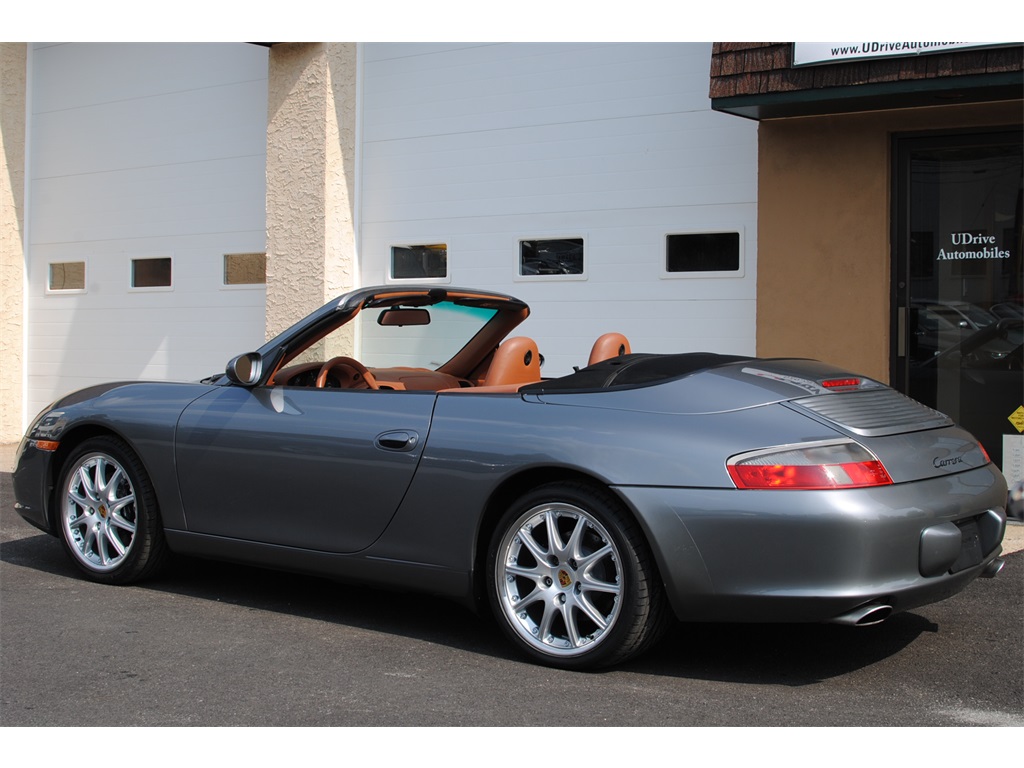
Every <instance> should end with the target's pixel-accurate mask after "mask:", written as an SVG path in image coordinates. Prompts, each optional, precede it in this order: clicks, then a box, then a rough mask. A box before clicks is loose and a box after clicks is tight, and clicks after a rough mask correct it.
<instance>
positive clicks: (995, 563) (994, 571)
mask: <svg viewBox="0 0 1024 768" xmlns="http://www.w3.org/2000/svg"><path fill="white" fill-rule="evenodd" d="M1004 565H1006V561H1005V560H1003V558H1001V557H997V558H996V559H995V560H991V561H990V562H989V564H988V565H986V566H985V567H984V568H983V569H982V571H981V573H980V574H978V576H979V577H980V578H982V579H994V578H995V577H996V576H998V575H999V572H1000V571H1001V570H1003V566H1004Z"/></svg>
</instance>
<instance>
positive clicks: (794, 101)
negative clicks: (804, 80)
mask: <svg viewBox="0 0 1024 768" xmlns="http://www.w3.org/2000/svg"><path fill="white" fill-rule="evenodd" d="M1013 99H1024V72H1019V71H1018V72H997V73H993V74H987V75H962V76H960V77H932V78H926V79H920V80H896V81H891V82H885V83H867V84H865V85H845V86H838V87H835V88H809V89H805V90H800V91H784V92H776V93H761V94H752V95H745V96H728V97H725V98H718V99H712V100H711V108H712V109H713V110H716V111H718V112H728V113H730V114H734V115H739V116H740V117H747V118H750V119H752V120H764V119H767V118H773V117H800V116H804V115H824V114H834V113H843V112H865V111H869V110H880V109H900V108H904V107H922V106H939V105H942V104H958V103H972V102H979V101H1010V100H1013Z"/></svg>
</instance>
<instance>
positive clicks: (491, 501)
mask: <svg viewBox="0 0 1024 768" xmlns="http://www.w3.org/2000/svg"><path fill="white" fill-rule="evenodd" d="M350 306H351V301H348V300H345V301H343V300H339V301H338V302H335V303H333V304H332V305H329V307H325V308H324V309H322V310H320V311H319V312H318V313H317V314H316V315H315V316H314V320H313V321H315V322H321V321H322V320H323V318H324V317H326V316H327V315H329V314H330V313H331V312H336V311H345V308H346V307H350ZM311 322H312V321H311ZM305 327H306V326H305V325H304V324H302V323H300V324H297V325H296V326H295V327H294V328H293V329H290V330H289V331H288V332H286V334H285V336H286V337H287V338H288V339H295V338H299V337H301V336H302V335H303V333H304V331H303V329H304V328H305ZM277 350H278V348H277V347H275V346H274V345H273V344H270V345H268V346H267V347H265V348H264V349H263V350H261V354H263V355H264V356H265V358H267V359H270V358H271V357H272V356H273V355H275V354H278V351H277ZM745 369H746V370H745ZM751 370H753V371H754V372H751ZM764 374H767V375H764ZM837 374H842V375H849V374H845V372H843V371H841V370H840V369H836V368H834V367H831V366H825V365H822V364H820V363H814V362H812V361H774V362H773V361H764V360H756V361H746V362H741V363H734V364H730V365H727V366H723V367H720V368H712V369H708V370H704V371H699V372H696V373H693V374H691V375H688V376H684V377H682V378H678V379H675V380H670V381H665V382H661V383H658V384H654V385H647V386H639V387H630V388H623V389H613V390H607V391H597V392H545V391H543V390H542V391H533V392H528V393H524V394H514V393H512V394H484V393H474V392H472V391H471V390H468V391H460V392H451V393H440V394H434V393H422V392H385V391H379V392H357V391H346V390H307V389H298V388H286V387H262V386H257V387H255V388H251V389H249V388H244V387H240V386H237V385H233V384H230V383H228V382H227V381H226V380H225V379H221V380H220V381H218V382H217V383H216V384H155V383H140V384H131V385H116V386H112V387H111V388H109V389H106V390H103V389H97V390H94V391H92V392H90V393H88V396H86V395H84V394H83V395H79V396H76V397H71V398H68V399H65V400H64V401H62V402H59V403H57V404H55V406H54V408H53V409H50V411H49V416H50V420H49V421H50V422H52V423H49V422H46V423H44V422H43V421H41V420H37V422H36V424H35V425H34V426H33V429H32V430H31V431H30V435H29V437H30V438H40V439H44V438H46V437H47V436H50V437H53V438H54V439H62V440H64V441H66V442H68V443H70V442H72V441H73V439H74V437H75V436H80V435H84V434H90V433H93V432H96V431H109V432H112V433H114V434H117V435H119V436H121V437H122V438H123V439H124V440H126V441H127V442H128V443H129V444H130V445H131V446H132V447H133V449H134V450H135V451H136V452H137V453H138V454H139V456H140V458H141V460H142V462H143V464H144V466H145V468H146V470H147V472H148V473H149V474H150V477H151V479H152V481H153V485H154V488H155V489H156V494H157V498H158V499H159V503H160V508H161V514H162V516H163V521H164V524H165V527H166V534H167V539H168V543H169V544H170V546H171V548H172V549H173V550H175V551H179V552H183V553H190V554H196V555H201V556H208V557H216V558H221V559H229V560H237V561H242V562H250V563H255V564H259V565H264V566H269V567H277V568H285V569H291V570H298V571H305V572H310V573H320V574H324V575H330V576H336V577H341V578H346V579H353V580H360V581H367V582H372V583H375V584H383V585H390V586H398V587H402V588H407V589H419V590H425V591H430V592H436V593H439V594H443V595H446V596H449V597H451V598H454V599H458V600H461V601H464V602H466V603H469V604H472V603H473V602H474V600H475V597H476V595H477V594H478V591H477V590H478V588H479V582H480V572H479V564H480V557H481V553H482V551H483V550H484V549H485V548H486V547H487V545H488V540H489V534H490V530H491V527H492V526H493V524H494V522H495V519H496V517H497V516H498V515H499V514H500V513H501V512H502V511H504V508H505V507H506V506H507V505H508V503H509V502H510V500H511V499H513V498H514V497H515V496H516V495H521V494H522V493H524V492H525V491H526V490H528V489H530V488H532V487H534V486H535V485H537V484H539V483H541V482H545V481H549V480H551V479H553V478H574V479H586V480H587V481H588V482H594V483H599V484H601V485H604V486H606V487H608V488H610V489H612V490H613V491H614V492H615V493H616V494H618V496H619V497H620V498H621V499H622V500H623V503H624V504H625V505H626V506H627V507H628V509H629V510H631V512H632V513H633V514H634V516H635V517H636V518H637V520H638V521H639V523H640V525H641V527H642V529H643V530H644V532H645V534H646V536H647V539H648V542H649V543H650V545H651V547H652V549H653V551H654V554H655V557H656V560H657V562H658V566H659V569H660V571H661V575H662V578H663V580H664V582H665V585H666V587H667V590H668V594H669V599H670V602H671V604H672V606H673V608H674V610H675V612H676V614H677V615H678V616H679V617H680V618H684V619H709V618H714V619H719V620H755V621H761V620H772V619H775V620H799V621H810V620H813V621H818V620H827V619H829V618H832V617H834V616H836V615H838V614H840V613H842V612H844V611H846V610H849V609H850V608H852V607H855V606H857V605H860V604H862V603H864V602H868V601H872V600H882V599H885V600H888V601H890V603H891V604H893V605H894V607H896V608H897V609H905V608H908V607H913V606H915V605H918V604H921V603H924V602H929V601H931V600H934V599H940V598H941V597H943V596H946V595H948V594H951V593H952V592H955V591H957V590H959V589H961V588H963V586H965V585H966V584H967V583H968V582H969V581H970V580H971V579H973V578H974V577H976V576H977V575H978V574H979V573H981V572H982V570H983V569H984V568H985V567H986V566H987V564H988V563H989V562H991V561H992V560H993V559H994V558H996V557H997V555H998V554H999V552H1000V547H999V541H1000V540H1001V538H1002V525H1003V523H1004V522H1005V516H1004V510H1003V504H1004V502H1005V494H1006V489H1005V483H1004V482H1003V479H1002V476H1001V475H1000V474H999V473H998V471H996V470H995V468H994V467H992V465H991V464H988V463H986V461H985V458H984V456H983V454H982V453H981V450H980V449H979V448H978V446H977V444H976V442H975V441H974V440H973V439H972V438H971V437H970V436H969V435H968V434H967V433H965V432H963V431H962V430H959V429H958V428H956V427H952V426H936V423H937V422H935V421H934V420H932V421H929V418H931V417H930V416H927V414H926V415H925V416H922V422H921V424H919V425H917V426H916V427H914V426H910V427H906V428H905V430H904V431H902V432H900V433H899V434H890V435H882V436H864V435H855V436H856V438H857V440H858V441H859V442H860V443H861V444H862V445H864V446H865V447H867V448H868V449H869V450H871V451H873V452H874V453H875V454H876V456H878V457H879V458H880V459H881V460H882V461H883V462H884V463H885V466H886V467H887V469H888V470H889V471H890V474H892V476H893V478H894V480H895V481H896V485H893V486H887V487H880V488H871V489H857V490H842V491H778V490H770V491H743V490H737V489H736V488H734V487H733V484H732V482H731V480H730V478H729V476H728V473H727V471H726V462H727V460H728V459H729V458H730V457H731V456H734V455H736V454H738V453H742V452H745V451H749V450H752V449H759V448H765V447H770V446H784V445H791V444H797V443H803V442H808V441H821V440H834V439H838V438H842V437H844V436H847V435H851V434H853V433H852V432H851V430H849V429H845V428H844V427H843V426H841V425H840V424H837V423H833V422H829V420H828V419H826V418H823V417H821V416H820V415H819V414H816V413H813V412H810V411H808V410H807V409H805V408H802V407H800V406H797V405H795V403H796V402H797V401H799V400H801V399H806V398H808V397H831V398H851V397H854V398H855V397H857V394H858V393H856V392H852V393H850V392H835V393H827V392H825V391H824V390H822V389H821V388H820V386H818V385H816V384H815V383H814V382H815V381H816V380H818V379H821V378H823V377H829V376H834V375H837ZM864 386H865V387H866V388H867V389H868V390H875V389H878V388H881V387H882V385H880V384H878V383H877V382H870V381H869V380H868V381H866V382H865V384H864ZM815 387H817V389H815ZM54 414H57V415H56V416H55V415H54ZM46 415H47V414H45V413H44V414H42V415H41V419H42V417H43V416H46ZM396 434H398V435H405V436H407V437H410V438H414V440H412V443H413V444H412V445H409V446H408V449H407V450H398V451H396V450H393V449H391V448H389V447H388V445H389V444H390V443H389V440H388V436H394V435H396ZM382 436H384V437H385V439H384V441H383V443H382V442H381V439H380V438H381V437H382ZM392 442H393V441H392ZM399 442H401V441H399ZM60 458H61V454H59V453H58V454H57V455H56V456H55V455H53V454H48V453H45V452H42V451H39V450H37V449H36V448H34V446H33V444H32V442H31V441H30V440H29V441H25V442H23V445H22V448H21V451H20V458H19V468H18V471H17V473H16V475H15V489H16V493H17V496H18V499H19V503H20V505H21V507H20V509H19V511H20V512H21V514H22V515H23V516H24V517H25V518H26V519H27V520H29V521H30V522H32V523H33V524H35V525H37V526H38V527H40V528H43V529H44V530H47V531H49V532H51V533H53V532H54V531H55V525H54V519H53V514H54V513H53V510H52V509H48V508H47V505H48V504H49V502H50V490H49V489H50V488H51V487H52V486H53V484H54V483H55V482H56V479H57V478H56V472H55V471H54V466H55V462H59V460H60ZM970 517H978V518H979V519H980V520H983V521H988V522H985V523H984V525H983V526H982V528H983V529H984V531H983V533H984V548H985V549H984V557H983V559H982V562H981V563H979V564H978V565H976V566H973V567H971V568H968V569H966V570H963V571H961V572H959V573H957V574H943V575H940V576H930V577H924V576H922V575H921V572H920V562H921V556H922V555H921V541H922V537H923V536H925V532H926V531H928V530H929V529H932V528H934V527H935V526H941V525H946V524H949V523H951V522H952V521H961V520H963V519H966V518H970Z"/></svg>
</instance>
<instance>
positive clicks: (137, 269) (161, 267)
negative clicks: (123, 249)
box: [132, 258, 171, 288]
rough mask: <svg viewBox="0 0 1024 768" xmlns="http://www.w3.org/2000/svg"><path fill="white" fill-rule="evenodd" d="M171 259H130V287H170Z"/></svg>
mask: <svg viewBox="0 0 1024 768" xmlns="http://www.w3.org/2000/svg"><path fill="white" fill-rule="evenodd" d="M170 287H171V260H170V259H169V258H160V259H132V288H170Z"/></svg>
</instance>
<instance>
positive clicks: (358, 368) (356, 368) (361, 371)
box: [316, 357, 377, 389]
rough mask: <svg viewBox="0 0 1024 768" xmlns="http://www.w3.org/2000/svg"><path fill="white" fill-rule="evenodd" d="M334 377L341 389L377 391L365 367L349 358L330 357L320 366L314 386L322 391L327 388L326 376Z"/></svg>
mask: <svg viewBox="0 0 1024 768" xmlns="http://www.w3.org/2000/svg"><path fill="white" fill-rule="evenodd" d="M332 371H333V372H334V375H335V376H336V377H337V379H338V380H339V381H340V382H341V386H342V388H343V389H377V380H376V379H375V378H374V377H373V374H372V373H370V372H369V371H368V370H366V366H365V365H363V364H362V363H360V362H359V361H358V360H353V359H352V358H351V357H332V358H331V359H330V360H328V361H327V362H326V363H324V364H323V365H322V366H320V373H318V374H317V376H316V386H317V388H318V389H323V388H324V387H326V386H327V374H329V373H331V372H332Z"/></svg>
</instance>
